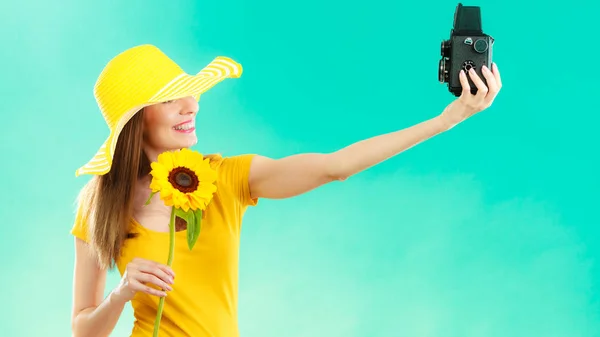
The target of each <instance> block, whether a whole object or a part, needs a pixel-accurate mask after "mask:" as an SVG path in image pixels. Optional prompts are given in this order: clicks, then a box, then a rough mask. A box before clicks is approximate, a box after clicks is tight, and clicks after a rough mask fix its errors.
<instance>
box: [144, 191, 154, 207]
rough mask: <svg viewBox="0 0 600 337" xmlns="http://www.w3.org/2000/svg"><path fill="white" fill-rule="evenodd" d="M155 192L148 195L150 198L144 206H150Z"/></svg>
mask: <svg viewBox="0 0 600 337" xmlns="http://www.w3.org/2000/svg"><path fill="white" fill-rule="evenodd" d="M156 193H157V192H152V193H150V197H149V198H148V200H147V201H146V203H145V204H144V206H146V205H150V200H152V197H153V196H154V195H155V194H156Z"/></svg>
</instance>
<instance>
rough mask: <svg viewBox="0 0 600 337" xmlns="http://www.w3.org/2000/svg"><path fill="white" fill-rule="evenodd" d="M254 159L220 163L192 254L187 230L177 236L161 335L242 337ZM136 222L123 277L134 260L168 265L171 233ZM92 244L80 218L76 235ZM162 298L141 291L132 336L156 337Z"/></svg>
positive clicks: (126, 246)
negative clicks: (243, 238)
mask: <svg viewBox="0 0 600 337" xmlns="http://www.w3.org/2000/svg"><path fill="white" fill-rule="evenodd" d="M252 156H253V155H241V156H235V157H228V158H223V159H219V160H218V161H217V162H216V164H215V165H214V166H213V167H215V168H216V170H217V174H218V179H217V182H216V184H217V192H216V193H215V195H214V197H213V200H212V201H211V203H210V204H209V205H208V207H207V209H206V211H205V213H206V217H205V218H204V219H203V220H202V229H201V231H200V236H199V238H198V241H197V243H196V245H195V246H194V249H193V250H191V251H190V250H189V248H188V246H187V241H186V231H179V232H176V233H175V235H176V239H175V255H174V259H173V264H172V268H173V270H174V271H175V282H174V284H173V290H172V291H170V292H169V293H168V296H167V297H166V298H165V304H164V309H163V316H162V319H161V323H160V334H159V335H160V336H162V337H167V336H173V337H184V336H192V337H209V336H210V337H237V336H239V332H238V319H237V309H238V261H239V259H238V253H239V238H240V230H241V222H242V217H243V215H244V212H245V211H246V208H247V206H254V205H256V204H257V202H258V200H256V199H252V198H251V197H250V192H249V186H248V173H249V169H250V162H251V160H252ZM131 221H132V232H134V233H138V235H137V237H135V238H132V239H127V240H126V241H125V243H124V245H123V249H122V257H121V258H120V259H119V260H118V261H117V263H116V265H117V267H118V269H119V272H120V273H121V275H123V272H124V269H125V267H126V266H127V264H128V263H129V262H130V261H131V260H132V259H133V258H135V257H139V258H145V259H149V260H154V261H158V262H160V263H166V262H167V256H168V252H169V233H168V232H164V233H163V232H156V231H152V230H149V229H147V228H145V227H143V226H142V225H141V224H139V223H137V222H136V221H135V220H133V219H132V220H131ZM71 233H72V234H73V235H75V236H76V237H78V238H81V239H82V240H84V241H86V240H87V233H86V225H85V223H84V222H83V221H81V220H80V218H79V217H77V218H76V221H75V225H74V226H73V229H72V231H71ZM158 300H159V298H158V297H156V296H153V295H148V294H145V293H138V294H137V295H136V296H135V297H134V299H133V300H132V301H131V305H132V307H133V310H134V317H135V321H134V323H133V330H132V334H131V336H132V337H134V336H135V337H138V336H140V337H141V336H144V337H145V336H152V332H153V329H154V320H155V318H156V311H157V307H158Z"/></svg>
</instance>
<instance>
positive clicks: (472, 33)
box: [438, 3, 494, 97]
mask: <svg viewBox="0 0 600 337" xmlns="http://www.w3.org/2000/svg"><path fill="white" fill-rule="evenodd" d="M493 45H494V38H493V37H491V36H490V35H487V34H485V33H484V32H483V30H482V28H481V9H480V7H478V6H463V5H462V4H461V3H459V4H458V5H457V6H456V11H455V12H454V25H453V27H452V30H451V31H450V39H448V40H443V41H442V44H441V55H442V58H441V60H440V61H439V71H438V79H439V81H440V83H442V84H443V83H448V90H449V91H450V92H451V93H452V94H454V96H457V97H458V96H460V94H461V92H462V85H461V84H460V78H459V73H460V71H461V70H464V71H465V72H466V71H468V70H470V69H471V68H474V69H475V71H476V72H477V75H479V77H480V78H481V79H482V80H483V83H486V82H487V81H486V80H485V77H484V76H483V73H482V72H481V67H482V66H484V65H485V66H487V67H488V68H491V65H492V51H493ZM467 78H468V80H469V85H470V87H471V93H472V94H476V93H477V87H476V86H475V84H474V83H473V81H472V80H471V78H470V77H469V76H468V73H467ZM486 85H487V83H486Z"/></svg>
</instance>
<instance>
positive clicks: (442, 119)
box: [434, 113, 458, 132]
mask: <svg viewBox="0 0 600 337" xmlns="http://www.w3.org/2000/svg"><path fill="white" fill-rule="evenodd" d="M434 120H435V122H436V124H437V127H438V128H439V130H440V132H444V131H448V130H450V129H452V128H453V127H454V126H456V125H457V124H458V123H455V122H453V121H451V120H449V119H448V117H447V116H446V115H445V114H444V113H442V114H440V115H439V116H437V117H435V118H434Z"/></svg>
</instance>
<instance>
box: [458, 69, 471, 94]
mask: <svg viewBox="0 0 600 337" xmlns="http://www.w3.org/2000/svg"><path fill="white" fill-rule="evenodd" d="M458 79H459V81H460V85H461V86H462V93H461V95H460V97H462V98H463V99H468V98H469V97H470V96H471V85H470V84H469V80H468V79H467V75H466V74H465V71H464V70H461V71H460V73H459V74H458Z"/></svg>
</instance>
